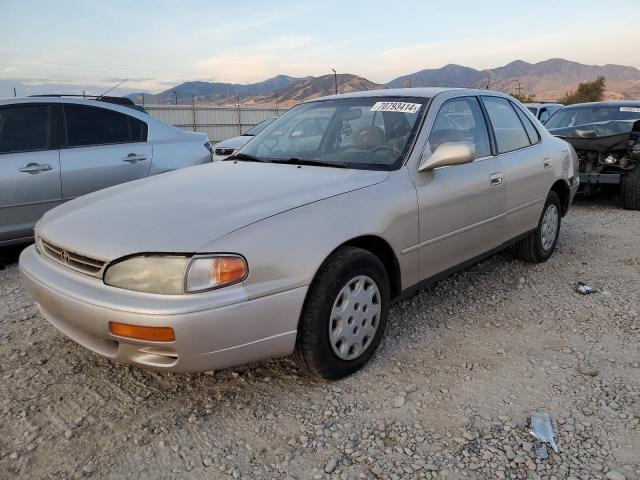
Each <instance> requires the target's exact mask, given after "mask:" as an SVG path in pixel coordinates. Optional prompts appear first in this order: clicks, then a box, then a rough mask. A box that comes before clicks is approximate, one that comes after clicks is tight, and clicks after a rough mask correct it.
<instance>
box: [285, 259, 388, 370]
mask: <svg viewBox="0 0 640 480" xmlns="http://www.w3.org/2000/svg"><path fill="white" fill-rule="evenodd" d="M389 298H390V293H389V278H388V276H387V272H386V270H385V268H384V266H383V264H382V262H381V261H380V260H379V259H378V257H376V256H375V255H373V254H372V253H371V252H369V251H367V250H364V249H361V248H356V247H343V248H340V249H339V250H337V251H336V252H334V253H333V254H332V255H331V257H329V258H328V259H327V260H326V261H325V263H324V264H323V265H322V267H321V268H320V270H319V271H318V274H317V275H316V277H315V279H314V281H313V282H312V284H311V286H310V287H309V292H308V294H307V300H306V302H305V305H304V309H303V312H302V315H301V318H300V324H299V326H298V337H297V341H296V349H295V352H294V358H295V360H296V363H297V364H298V366H299V367H300V368H301V369H302V370H303V371H305V372H306V373H308V374H310V375H312V376H314V377H318V378H323V379H327V380H333V379H338V378H342V377H345V376H347V375H349V374H351V373H353V372H355V371H356V370H358V369H359V368H361V367H362V366H363V365H364V364H365V363H367V362H368V361H369V359H370V358H371V356H372V355H373V354H374V352H375V350H376V349H377V347H378V344H379V343H380V340H381V338H382V335H383V334H384V330H385V327H386V323H387V317H388V314H389Z"/></svg>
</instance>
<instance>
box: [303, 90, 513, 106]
mask: <svg viewBox="0 0 640 480" xmlns="http://www.w3.org/2000/svg"><path fill="white" fill-rule="evenodd" d="M452 91H459V92H464V93H466V94H474V95H486V94H491V95H499V96H501V97H507V96H508V95H506V94H505V93H503V92H496V91H493V90H479V89H471V88H454V87H419V88H385V89H379V90H362V91H358V92H349V93H339V94H338V95H327V96H326V97H319V98H314V99H311V100H307V101H306V102H303V103H307V102H315V101H318V100H333V99H338V98H357V97H413V98H416V97H417V98H433V97H435V96H436V95H440V94H441V93H445V92H452Z"/></svg>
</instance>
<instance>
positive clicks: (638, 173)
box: [620, 165, 640, 210]
mask: <svg viewBox="0 0 640 480" xmlns="http://www.w3.org/2000/svg"><path fill="white" fill-rule="evenodd" d="M620 196H621V198H622V206H623V207H624V208H626V209H627V210H640V165H638V166H636V168H634V169H633V170H629V171H628V172H627V173H625V174H624V176H623V177H622V185H621V191H620Z"/></svg>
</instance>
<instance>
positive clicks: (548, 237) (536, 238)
mask: <svg viewBox="0 0 640 480" xmlns="http://www.w3.org/2000/svg"><path fill="white" fill-rule="evenodd" d="M561 211H562V210H561V206H560V198H559V197H558V194H557V193H556V192H553V191H551V192H549V195H548V196H547V201H546V202H545V204H544V208H543V209H542V214H541V215H540V220H539V221H538V228H536V230H535V231H534V232H532V233H531V235H529V236H528V237H526V238H525V239H523V240H520V241H519V242H518V243H516V244H515V246H514V249H515V253H516V255H517V256H518V257H520V258H521V259H522V260H525V261H527V262H531V263H542V262H546V261H547V260H548V259H549V257H550V256H551V254H552V253H553V251H554V250H555V248H556V245H557V243H558V236H559V235H560V217H561V214H560V212H561Z"/></svg>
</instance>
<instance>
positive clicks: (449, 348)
mask: <svg viewBox="0 0 640 480" xmlns="http://www.w3.org/2000/svg"><path fill="white" fill-rule="evenodd" d="M10 254H11V252H5V255H10ZM578 280H582V281H585V282H588V283H589V284H591V285H593V286H594V287H596V288H598V289H601V292H599V293H596V294H593V295H589V296H581V295H579V294H577V293H576V292H575V291H574V284H575V282H576V281H578ZM639 285H640V214H639V213H638V212H629V211H623V210H621V209H619V208H618V207H617V206H616V205H615V203H614V202H613V201H612V200H607V199H597V200H596V201H590V202H585V201H580V202H578V203H577V204H576V205H574V207H573V210H572V212H571V213H570V215H569V216H568V218H566V219H565V222H564V224H563V232H562V236H561V239H560V245H559V250H558V252H557V253H556V254H555V255H554V256H553V257H552V258H551V260H550V261H548V262H547V263H546V264H544V265H538V266H532V265H527V264H523V263H520V262H519V261H517V260H515V259H513V258H512V257H511V256H510V255H509V254H507V253H505V254H500V255H497V256H495V257H493V258H491V259H489V260H487V261H486V262H483V263H482V264H480V265H476V266H474V267H472V268H471V269H470V270H467V271H466V272H463V273H461V274H458V275H455V276H453V277H451V278H449V279H447V280H445V281H443V282H440V283H438V284H437V285H435V286H433V287H430V288H427V289H425V290H423V291H421V292H419V293H418V294H417V295H415V296H414V297H412V298H410V299H408V300H405V301H402V302H401V303H398V304H397V305H396V306H394V308H393V309H392V314H391V322H390V328H389V330H388V336H387V339H386V340H385V341H384V342H383V344H382V346H381V349H380V351H379V353H378V354H377V355H376V357H375V358H374V360H373V362H372V364H371V365H370V366H368V367H367V368H365V369H364V371H362V372H360V373H358V374H356V375H355V376H353V377H351V378H349V379H346V380H344V381H340V382H337V383H331V384H320V383H313V382H311V381H309V380H308V379H306V378H304V377H301V376H299V374H298V372H297V370H296V368H295V366H294V365H293V363H292V362H291V361H290V360H288V359H283V360H276V361H270V362H264V363H260V364H255V365H250V366H247V367H243V368H237V369H234V370H229V371H223V372H216V373H210V374H200V375H189V376H185V375H169V374H159V373H154V372H149V371H145V370H140V369H137V368H132V367H128V366H124V365H115V364H112V363H110V362H108V361H106V360H104V359H102V358H100V357H98V356H96V355H94V354H93V353H91V352H89V351H87V350H85V349H84V348H82V347H80V346H77V345H76V344H75V343H73V342H72V341H70V340H67V339H66V338H65V337H63V336H62V335H61V334H59V333H58V332H57V331H56V330H55V329H54V328H53V327H51V326H50V325H49V324H47V323H46V322H45V321H44V320H43V318H42V317H41V316H40V315H39V314H38V312H37V310H36V308H35V306H34V305H33V302H32V300H31V299H30V298H29V297H28V295H27V294H26V293H25V292H23V290H22V288H21V287H20V285H19V283H18V271H17V266H16V264H15V263H10V264H9V265H8V266H7V267H6V268H5V269H4V270H3V271H0V294H1V298H0V360H1V361H0V377H1V378H2V382H1V383H0V478H2V479H6V478H51V479H53V478H55V479H64V478H79V477H83V476H91V477H94V478H154V479H155V478H195V479H200V478H296V479H306V478H325V477H327V478H328V477H332V478H345V479H347V478H391V479H397V478H447V479H457V478H522V479H537V478H548V479H554V478H555V479H569V478H571V479H581V480H586V479H599V478H605V476H606V478H609V479H612V480H617V479H624V478H625V477H626V479H640V425H639V422H640V313H639V312H640V287H639ZM536 410H547V411H549V412H550V413H551V415H552V417H553V420H554V425H555V428H556V431H557V433H558V444H559V449H560V453H559V454H556V453H554V452H553V451H552V450H551V449H550V448H549V449H548V453H549V458H547V459H545V460H539V459H536V450H537V448H538V446H539V443H538V442H537V441H536V440H535V439H533V437H531V436H530V435H529V433H528V429H527V420H528V418H529V415H530V414H531V412H534V411H536Z"/></svg>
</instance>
